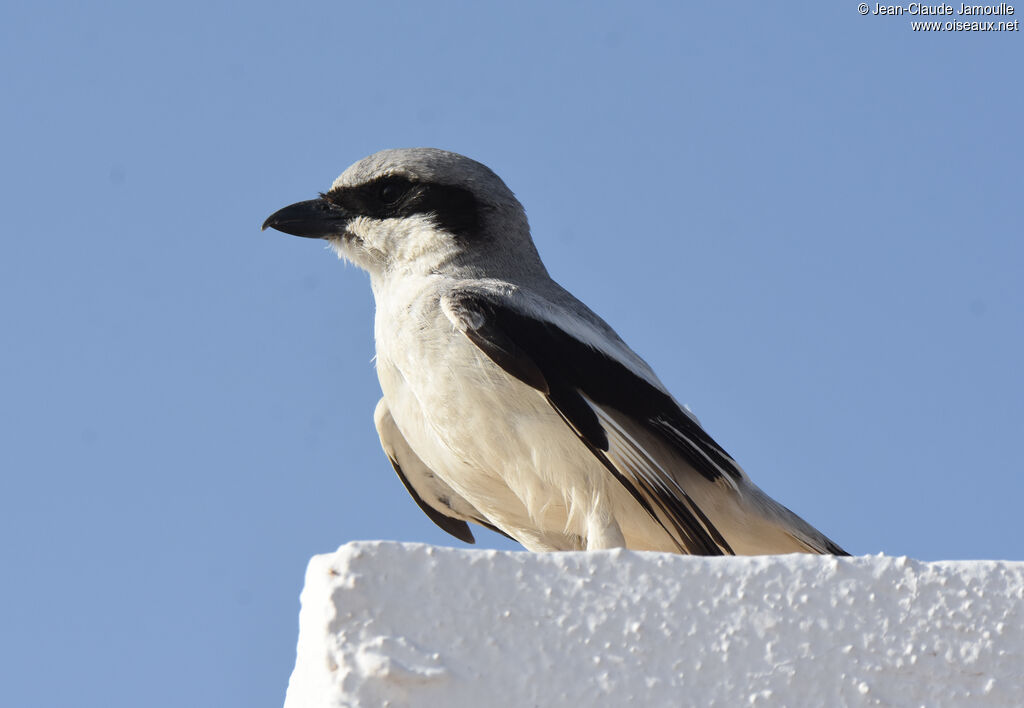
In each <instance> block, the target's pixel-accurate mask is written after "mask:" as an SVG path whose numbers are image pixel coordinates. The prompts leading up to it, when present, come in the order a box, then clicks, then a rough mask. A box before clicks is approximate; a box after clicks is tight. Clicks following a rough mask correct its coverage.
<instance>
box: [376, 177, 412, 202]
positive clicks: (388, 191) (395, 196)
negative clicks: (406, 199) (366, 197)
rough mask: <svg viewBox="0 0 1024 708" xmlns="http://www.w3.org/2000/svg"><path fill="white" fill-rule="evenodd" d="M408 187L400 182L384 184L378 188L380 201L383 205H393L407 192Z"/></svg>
mask: <svg viewBox="0 0 1024 708" xmlns="http://www.w3.org/2000/svg"><path fill="white" fill-rule="evenodd" d="M408 189H409V187H408V185H405V184H402V183H401V182H385V183H384V184H382V185H381V187H380V192H379V195H380V201H381V203H383V204H394V203H396V202H397V201H398V200H399V199H401V198H402V197H403V196H405V193H406V192H407V191H408Z"/></svg>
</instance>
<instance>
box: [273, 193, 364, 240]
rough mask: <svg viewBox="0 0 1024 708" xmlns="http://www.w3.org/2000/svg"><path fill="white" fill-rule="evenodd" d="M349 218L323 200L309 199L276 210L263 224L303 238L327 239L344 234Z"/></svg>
mask: <svg viewBox="0 0 1024 708" xmlns="http://www.w3.org/2000/svg"><path fill="white" fill-rule="evenodd" d="M349 219H350V216H349V214H347V213H345V212H344V211H343V210H342V209H339V208H338V207H336V206H333V205H331V204H330V203H328V202H326V201H325V200H323V199H310V200H309V201H305V202H298V203H297V204H291V205H289V206H286V207H285V208H284V209H278V210H277V211H275V212H274V213H273V214H271V215H270V216H269V217H267V220H266V221H264V222H263V228H262V230H263V231H266V230H267V229H268V228H270V229H275V230H277V231H280V232H281V233H285V234H290V235H292V236H302V237H303V238H327V237H329V236H340V235H341V234H343V233H344V232H345V227H346V226H347V225H348V222H349Z"/></svg>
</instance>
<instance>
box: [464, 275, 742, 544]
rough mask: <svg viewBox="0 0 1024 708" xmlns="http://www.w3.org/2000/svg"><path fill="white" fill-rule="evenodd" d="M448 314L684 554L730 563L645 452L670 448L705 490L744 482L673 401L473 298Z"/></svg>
mask: <svg viewBox="0 0 1024 708" xmlns="http://www.w3.org/2000/svg"><path fill="white" fill-rule="evenodd" d="M445 304H446V307H447V308H448V310H449V312H450V313H451V315H452V316H454V317H455V318H456V320H457V324H458V325H459V326H460V328H461V329H462V330H463V331H464V332H465V334H466V336H467V337H469V339H470V340H471V341H472V342H473V343H474V344H476V346H477V347H479V348H480V349H481V351H483V352H484V353H485V354H486V355H487V356H488V357H489V358H490V359H491V360H492V361H494V363H495V364H497V365H498V366H500V367H501V368H502V369H504V370H505V371H506V372H507V373H508V374H510V375H511V376H514V377H515V378H517V379H519V380H520V381H522V382H523V383H525V384H527V385H529V386H531V387H533V388H534V389H536V390H537V391H538V392H540V393H541V394H543V395H544V396H546V397H547V399H548V401H549V402H550V403H551V406H552V407H553V408H554V409H555V410H556V411H557V412H558V413H559V414H560V415H561V417H562V418H563V419H564V420H565V422H566V423H567V424H568V425H569V426H570V427H571V428H572V429H573V430H574V431H575V433H576V434H577V435H578V436H579V438H580V440H581V441H583V443H584V444H585V445H586V446H587V447H588V448H589V449H590V451H591V452H592V453H593V454H594V455H595V456H596V457H597V459H598V460H600V462H601V463H602V464H603V465H604V467H605V468H606V469H607V470H608V471H609V472H610V473H611V474H612V475H613V476H614V477H615V478H616V479H617V480H618V481H619V482H620V483H621V484H622V485H623V486H624V487H625V488H626V489H627V490H628V491H629V492H630V494H632V496H633V497H634V498H635V499H636V500H637V501H638V502H639V503H640V505H641V506H642V507H643V508H644V509H646V510H647V512H648V513H649V514H650V515H651V516H652V517H653V518H654V519H655V520H656V521H657V522H658V523H659V524H661V526H662V527H663V528H664V529H665V531H666V532H667V533H668V534H669V535H670V536H671V537H672V538H673V540H674V541H675V543H676V545H677V546H678V547H679V550H680V551H683V552H686V553H693V554H699V555H724V554H732V553H733V550H732V548H730V546H729V544H728V543H727V542H726V540H725V539H724V538H723V536H722V534H721V533H720V532H719V531H718V530H717V529H716V528H715V527H714V525H712V523H711V522H710V520H709V519H708V518H707V516H706V515H705V514H704V512H702V511H701V509H700V508H699V507H698V506H697V504H696V503H695V502H694V501H693V499H692V498H691V497H690V495H689V494H688V493H687V492H686V491H685V490H684V489H683V488H682V487H681V486H680V484H679V481H678V479H677V477H678V475H677V474H676V473H675V472H676V471H675V470H670V469H665V466H663V464H662V463H661V462H659V455H657V454H653V453H652V452H650V451H649V450H648V449H647V448H648V447H652V448H653V447H657V446H661V448H665V447H667V448H669V449H671V450H672V451H673V452H674V453H675V455H676V456H677V457H679V458H681V459H682V460H683V461H684V462H685V463H686V464H687V465H689V466H690V467H692V468H693V470H695V471H696V472H697V473H698V474H700V475H701V476H703V477H704V478H706V479H708V480H711V481H716V480H722V481H723V482H725V483H726V484H730V485H735V484H736V482H737V481H738V480H740V479H741V478H742V473H741V471H740V469H739V467H738V466H737V465H736V463H735V461H733V459H732V458H731V457H730V456H729V455H728V453H726V452H725V450H724V449H722V447H721V446H720V445H718V443H716V442H715V441H714V440H712V439H711V437H710V436H709V435H708V434H707V433H706V432H705V431H704V429H703V428H701V427H700V425H699V424H698V423H697V422H696V421H695V420H694V419H693V418H692V417H691V416H689V415H688V414H687V413H686V412H685V411H683V410H682V408H680V406H679V405H678V404H677V403H676V402H675V401H674V400H673V399H672V397H671V396H669V395H668V394H667V393H665V392H664V391H663V390H661V389H660V388H658V387H657V386H655V385H654V384H652V383H650V382H649V381H648V380H646V379H645V378H643V377H642V376H640V375H639V374H637V373H635V372H634V371H632V370H630V369H629V368H628V367H626V366H625V365H624V364H623V363H622V362H620V361H618V360H617V359H615V358H613V357H611V356H609V355H608V354H606V353H605V352H603V351H601V350H599V349H597V348H595V347H593V346H590V345H589V344H587V343H585V342H582V341H580V340H579V339H578V338H576V337H574V336H572V335H571V334H569V333H568V332H566V331H565V330H564V329H562V328H560V327H559V326H558V325H556V324H554V323H552V322H550V321H547V320H543V319H538V318H536V317H532V316H530V315H527V314H525V313H523V312H521V311H519V310H516V309H514V308H512V307H509V306H507V305H504V304H501V303H499V302H496V301H495V300H494V299H493V298H490V297H488V296H486V295H482V294H480V293H476V292H460V293H457V294H453V295H450V296H448V297H447V298H446V303H445ZM641 439H642V440H644V441H645V442H646V443H650V445H647V444H645V442H638V440H641ZM662 457H663V456H662Z"/></svg>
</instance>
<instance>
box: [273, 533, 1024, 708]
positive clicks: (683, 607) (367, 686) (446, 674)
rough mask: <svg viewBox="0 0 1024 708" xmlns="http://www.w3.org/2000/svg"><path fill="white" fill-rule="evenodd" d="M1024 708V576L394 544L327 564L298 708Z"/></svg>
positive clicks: (306, 636)
mask: <svg viewBox="0 0 1024 708" xmlns="http://www.w3.org/2000/svg"><path fill="white" fill-rule="evenodd" d="M627 702H631V703H632V705H634V706H645V707H646V706H674V705H701V706H703V705H721V706H737V705H789V706H801V705H807V706H814V705H817V706H824V705H828V706H840V705H858V706H861V705H863V706H875V705H878V706H939V705H971V706H1020V705H1024V563H1020V562H998V561H947V562H940V563H919V562H916V561H911V560H907V559H906V558H891V557H882V556H877V557H862V558H848V559H836V558H831V557H821V556H810V555H791V556H767V557H745V558H696V557H686V556H672V555H662V554H654V553H634V552H629V551H605V552H600V553H556V554H540V555H538V554H532V553H525V552H524V553H504V552H497V551H469V550H455V549H448V548H435V547H432V546H424V545H414V544H398V543H384V542H364V543H352V544H348V545H345V546H342V547H341V548H340V549H339V550H338V551H337V552H336V553H333V554H330V555H323V556H315V557H314V558H313V559H312V560H311V561H310V564H309V569H308V571H307V574H306V586H305V589H304V590H303V592H302V612H301V615H300V633H299V644H298V658H297V661H296V665H295V670H294V672H293V674H292V677H291V681H290V682H289V684H288V695H287V698H286V701H285V705H286V707H287V708H305V707H307V706H308V707H313V706H363V707H366V708H370V707H373V708H376V707H379V706H388V705H390V706H406V705H410V706H426V707H430V706H445V707H446V708H459V707H461V706H467V707H469V706H473V707H474V708H476V707H479V706H484V707H485V708H499V707H501V706H515V707H516V708H522V707H524V706H545V707H546V706H623V705H627Z"/></svg>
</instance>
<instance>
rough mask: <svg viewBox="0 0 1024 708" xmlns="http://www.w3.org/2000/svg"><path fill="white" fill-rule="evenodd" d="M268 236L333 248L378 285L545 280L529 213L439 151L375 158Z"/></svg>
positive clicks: (496, 183) (500, 187)
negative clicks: (450, 278)
mask: <svg viewBox="0 0 1024 708" xmlns="http://www.w3.org/2000/svg"><path fill="white" fill-rule="evenodd" d="M268 227H270V228H273V229H277V230H278V231H282V232H284V233H286V234H292V235H294V236H304V237H307V238H321V239H325V240H327V241H328V242H329V243H330V244H331V245H332V246H333V247H334V248H335V250H337V252H338V253H339V255H341V256H343V257H345V258H347V259H348V260H350V261H352V262H353V263H355V264H356V265H358V266H359V267H361V268H363V269H365V270H367V271H368V272H369V273H370V275H371V276H372V277H374V278H378V277H381V278H383V277H387V276H389V275H391V274H394V273H410V272H413V273H436V272H444V273H453V274H456V273H464V274H465V275H467V276H470V277H487V276H493V277H512V276H514V275H516V274H517V273H524V272H529V271H532V270H535V269H537V268H539V269H541V270H543V265H541V262H540V257H539V256H538V255H537V251H536V249H535V248H534V245H533V241H532V239H531V238H530V229H529V226H528V224H527V221H526V214H525V213H524V211H523V207H522V206H521V205H520V204H519V201H518V200H517V199H516V198H515V195H514V194H512V191H511V190H510V189H509V188H508V187H506V186H505V183H504V182H502V181H501V178H499V177H498V176H497V175H496V174H494V173H493V172H492V171H491V170H490V169H488V168H487V167H486V166H484V165H482V164H480V163H479V162H476V161H475V160H471V159H469V158H468V157H463V156H462V155H458V154H456V153H453V152H447V151H445V150H437V149H434V148H407V149H400V150H382V151H381V152H378V153H374V154H373V155H370V156H369V157H366V158H364V159H362V160H360V161H359V162H357V163H355V164H354V165H352V166H351V167H349V168H348V169H347V170H345V171H344V172H343V173H342V174H341V176H340V177H338V179H336V180H335V181H334V184H333V185H332V186H331V189H330V190H329V191H327V192H324V193H322V194H321V195H320V197H319V198H317V199H311V200H309V201H304V202H298V203H297V204H292V205H291V206H287V207H285V208H283V209H280V210H278V211H276V212H274V213H273V214H271V215H270V217H269V218H268V219H267V220H266V222H264V224H263V228H264V229H266V228H268Z"/></svg>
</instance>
